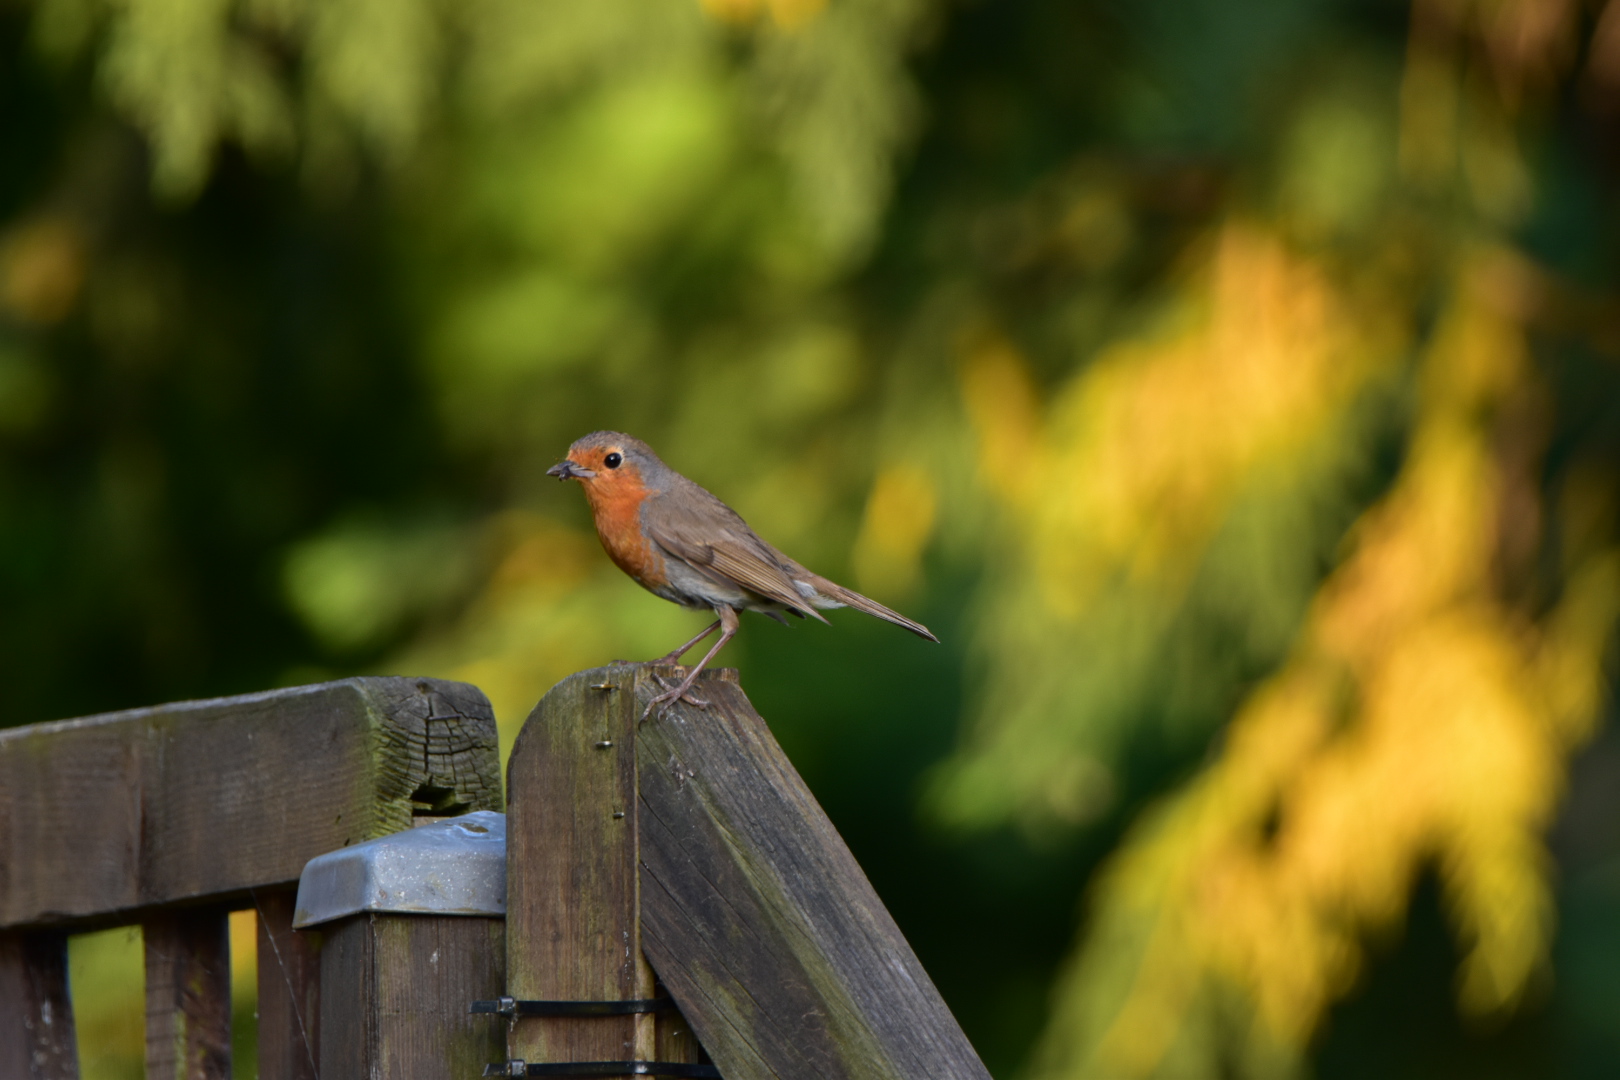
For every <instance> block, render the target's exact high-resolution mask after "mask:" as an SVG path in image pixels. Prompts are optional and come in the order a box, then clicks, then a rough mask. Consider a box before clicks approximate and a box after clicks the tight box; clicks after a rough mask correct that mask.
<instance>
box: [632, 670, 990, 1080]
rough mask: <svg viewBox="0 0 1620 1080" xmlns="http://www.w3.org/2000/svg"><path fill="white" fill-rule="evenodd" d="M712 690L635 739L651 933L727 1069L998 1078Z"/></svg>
mask: <svg viewBox="0 0 1620 1080" xmlns="http://www.w3.org/2000/svg"><path fill="white" fill-rule="evenodd" d="M621 677H622V676H621ZM638 692H639V693H642V694H644V695H645V698H644V699H643V700H645V699H650V697H651V695H652V691H651V690H650V689H646V688H645V686H644V684H642V688H641V689H639V690H638ZM702 696H703V697H704V698H706V699H707V700H708V701H709V702H710V703H711V707H710V708H709V709H706V710H698V709H695V708H692V707H690V706H687V705H685V704H682V705H680V706H678V707H676V708H672V709H669V710H667V711H666V712H665V713H664V715H663V716H661V717H658V718H655V719H651V720H649V721H648V722H647V723H646V724H644V725H642V727H641V728H640V730H639V732H638V735H637V740H636V754H637V758H638V760H639V762H640V769H639V777H638V779H639V787H638V791H639V801H640V806H641V817H640V856H641V867H642V872H641V879H642V897H641V920H642V922H641V929H642V944H643V947H644V948H645V950H646V953H647V956H648V958H649V959H650V960H651V961H652V965H653V967H654V968H655V969H656V970H657V972H658V975H659V977H660V978H661V979H662V980H663V982H664V983H665V984H666V985H667V986H668V987H669V990H670V993H671V994H672V995H673V996H674V998H675V1000H676V1001H677V1002H678V1003H679V1004H680V1007H681V1011H682V1013H683V1014H684V1015H685V1016H686V1018H687V1019H688V1020H690V1021H691V1022H692V1026H693V1028H694V1030H695V1031H696V1032H697V1035H698V1038H699V1039H700V1040H701V1042H702V1044H703V1046H704V1048H705V1049H706V1050H707V1051H708V1053H709V1054H710V1056H712V1057H713V1059H714V1061H715V1063H716V1064H717V1065H718V1066H719V1068H720V1071H721V1072H722V1073H723V1074H724V1076H725V1077H726V1080H767V1078H780V1080H789V1078H792V1080H801V1078H802V1080H812V1078H814V1080H843V1078H848V1080H880V1078H881V1080H913V1078H916V1077H924V1076H926V1077H930V1078H940V1080H958V1078H959V1080H988V1077H989V1073H988V1072H986V1071H985V1068H984V1065H983V1064H982V1063H981V1062H980V1061H979V1058H978V1055H977V1054H976V1053H975V1052H974V1050H973V1047H972V1045H971V1044H970V1043H969V1042H968V1040H967V1037H966V1036H965V1035H964V1034H963V1033H962V1030H961V1028H960V1027H959V1026H958V1025H957V1023H956V1020H955V1018H954V1017H952V1016H951V1013H950V1010H949V1009H948V1008H947V1007H946V1005H945V1003H944V1001H943V1000H942V999H941V998H940V996H939V993H938V991H936V990H935V988H934V985H933V983H932V982H931V981H930V980H929V978H928V974H927V972H925V971H924V970H923V968H922V965H921V964H920V963H919V962H918V960H917V958H916V956H915V954H913V952H912V951H911V948H910V946H909V945H907V943H906V940H905V938H904V937H903V936H902V935H901V933H900V930H899V928H898V927H897V926H896V925H895V924H894V920H893V919H892V918H891V917H890V916H889V913H888V911H887V910H886V909H885V908H884V907H883V904H882V902H881V901H880V900H879V899H878V897H877V894H876V892H874V891H873V889H872V886H871V884H870V883H869V882H868V881H867V879H866V875H865V874H864V873H862V872H861V868H860V866H859V865H857V863H856V862H855V858H854V856H853V855H851V854H850V851H849V849H848V847H846V846H845V844H844V842H843V840H842V839H841V838H840V837H839V836H838V833H837V832H836V830H834V828H833V826H832V823H831V822H830V821H829V820H828V819H827V816H826V814H825V813H823V812H822V810H821V807H820V806H819V805H818V804H817V803H816V801H815V799H814V797H813V796H812V795H811V794H810V791H809V789H808V788H807V787H806V786H805V784H804V781H803V780H802V779H800V777H799V774H798V773H797V772H796V771H795V770H794V768H793V766H792V764H791V763H790V762H789V761H788V760H787V757H786V756H785V755H784V754H783V753H782V750H781V747H780V746H778V745H777V743H776V740H775V739H774V738H773V737H772V736H771V733H770V730H769V729H768V728H767V727H766V725H765V722H764V721H763V720H762V719H761V718H760V716H759V714H758V713H756V712H755V711H754V710H753V707H752V706H751V705H750V704H749V702H748V699H747V698H746V697H745V696H744V695H743V693H742V691H741V689H740V688H738V687H736V686H733V685H726V684H723V683H720V682H715V683H704V684H703V693H702Z"/></svg>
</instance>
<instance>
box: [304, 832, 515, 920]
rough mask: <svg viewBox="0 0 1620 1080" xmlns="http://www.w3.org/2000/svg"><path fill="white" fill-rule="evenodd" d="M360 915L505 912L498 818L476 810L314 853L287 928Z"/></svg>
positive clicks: (503, 861)
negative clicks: (370, 913) (291, 920)
mask: <svg viewBox="0 0 1620 1080" xmlns="http://www.w3.org/2000/svg"><path fill="white" fill-rule="evenodd" d="M361 911H388V912H411V913H415V914H419V915H485V916H489V915H505V914H506V815H505V814H497V813H495V812H494V811H491V810H478V811H475V812H473V813H471V814H463V815H462V816H460V817H457V818H450V819H448V820H445V821H436V822H434V823H433V824H431V825H423V826H421V827H420V828H415V829H406V830H404V831H402V832H397V833H394V834H393V835H391V836H384V837H380V838H378V839H376V840H368V841H366V842H365V843H363V844H355V845H354V846H353V847H346V848H342V849H341V850H338V851H332V852H328V853H327V854H325V855H318V856H316V857H315V858H313V859H311V860H309V862H308V863H306V864H305V866H304V872H303V874H302V875H301V876H300V877H299V879H298V899H297V901H296V903H295V904H294V906H293V926H294V927H295V928H296V929H300V930H302V929H306V928H308V927H311V926H319V925H320V924H321V923H324V922H330V921H331V920H333V919H341V918H343V917H344V916H347V915H353V914H355V913H357V912H361Z"/></svg>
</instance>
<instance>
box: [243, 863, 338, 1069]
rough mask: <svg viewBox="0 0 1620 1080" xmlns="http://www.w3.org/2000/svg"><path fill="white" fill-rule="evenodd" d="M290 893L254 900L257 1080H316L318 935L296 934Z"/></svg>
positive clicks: (265, 893)
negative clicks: (257, 1042) (256, 938)
mask: <svg viewBox="0 0 1620 1080" xmlns="http://www.w3.org/2000/svg"><path fill="white" fill-rule="evenodd" d="M296 897H297V893H296V892H295V891H294V890H291V889H276V890H266V891H263V892H258V893H255V894H254V898H253V900H254V908H255V910H256V911H257V913H258V922H259V940H258V969H259V1080H318V1078H319V1063H320V1060H321V1056H320V1049H321V1043H320V1037H321V1028H320V1020H321V1008H320V1005H321V993H320V991H321V964H320V941H321V934H320V931H318V930H313V931H307V932H304V933H298V932H295V931H294V930H293V928H292V919H293V906H294V905H293V901H294V900H295V899H296Z"/></svg>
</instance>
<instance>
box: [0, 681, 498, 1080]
mask: <svg viewBox="0 0 1620 1080" xmlns="http://www.w3.org/2000/svg"><path fill="white" fill-rule="evenodd" d="M501 804H502V800H501V778H500V762H499V756H498V752H497V737H496V731H495V721H494V715H493V713H492V712H491V711H490V707H489V702H488V701H487V700H486V699H485V698H484V695H483V694H482V693H481V692H480V691H478V690H477V689H476V688H474V687H471V686H466V685H464V684H460V683H451V682H443V681H440V680H434V679H401V678H365V679H347V680H344V681H342V682H335V683H326V684H323V685H319V686H306V687H298V688H294V689H290V690H278V691H272V692H269V693H264V694H251V695H247V696H244V697H236V698H223V699H219V700H214V701H198V702H183V703H179V704H175V705H165V706H160V707H158V708H152V709H139V710H134V711H131V712H124V713H113V714H109V715H106V716H93V717H88V718H85V719H82V720H67V721H62V722H59V723H51V724H36V725H33V726H31V727H24V728H14V729H10V730H5V731H0V1080H13V1078H15V1080H25V1078H26V1080H36V1078H37V1080H64V1078H71V1077H75V1076H77V1074H78V1068H77V1055H76V1051H75V1048H74V1037H73V1013H72V1003H71V1001H70V1000H69V995H68V993H67V976H66V947H65V946H66V936H65V935H66V934H67V933H69V932H77V931H82V930H90V929H97V928H100V927H105V926H116V925H121V924H130V923H140V924H141V925H142V927H143V931H144V939H145V952H146V1016H147V1019H146V1075H147V1077H148V1080H157V1078H169V1077H175V1078H185V1080H193V1078H196V1080H202V1078H215V1077H228V1076H229V1075H230V979H229V956H228V945H227V941H226V935H225V926H226V920H227V916H228V914H229V912H230V911H231V910H232V909H233V908H245V907H256V908H257V909H258V912H259V924H260V930H259V949H258V952H259V957H258V961H259V964H258V968H259V981H260V986H259V990H260V993H259V1046H260V1055H259V1075H260V1076H261V1077H262V1078H263V1080H282V1078H293V1077H299V1078H302V1077H313V1076H314V1075H315V1074H316V1071H317V1069H318V1067H319V1057H318V1056H317V1055H316V1049H317V1047H318V1043H319V1038H320V1033H319V1029H320V1026H321V1018H322V1011H321V1009H320V1008H319V1007H318V1005H317V1002H318V1000H319V998H320V982H321V981H323V980H324V981H326V982H327V983H328V984H329V985H330V984H331V983H332V979H333V978H337V977H338V976H339V975H341V974H342V972H340V971H339V970H338V968H339V966H338V965H335V964H328V965H325V968H326V970H324V971H323V970H321V968H322V965H319V964H317V963H316V961H315V957H314V949H315V947H316V942H315V941H314V940H313V939H312V938H311V937H310V936H309V935H300V934H294V933H293V932H292V915H293V910H292V908H293V893H292V890H293V889H295V888H296V886H297V883H298V876H299V874H300V872H301V871H302V870H303V867H304V864H305V863H306V862H308V861H309V860H310V859H312V858H314V857H315V856H317V855H322V854H325V853H326V852H329V851H332V850H334V849H337V848H341V847H344V846H345V845H348V844H351V843H355V842H358V841H362V840H368V839H371V838H374V837H377V836H381V835H384V834H387V833H391V832H395V831H397V830H399V829H402V828H406V827H409V826H410V825H411V824H412V822H413V820H416V819H419V818H420V817H423V816H438V815H450V814H456V813H460V812H462V811H465V810H500V809H501V808H502V805H501ZM357 962H358V961H357ZM350 975H351V976H352V977H351V978H350V979H349V981H351V982H355V981H357V980H359V978H360V975H361V973H360V972H358V971H356V972H352V973H350ZM332 996H334V995H328V997H329V998H330V997H332ZM342 997H343V999H344V1001H345V1003H346V1006H347V1007H348V1008H350V1009H352V1008H353V1007H357V1006H358V1005H359V1004H360V999H358V998H356V997H354V996H353V995H351V994H349V993H348V991H347V990H345V991H343V994H342ZM326 1011H327V1012H328V1013H330V1012H331V1010H330V1009H328V1010H326ZM321 1071H322V1072H323V1073H325V1074H326V1075H327V1076H328V1078H329V1080H335V1077H333V1076H332V1074H331V1073H329V1072H326V1071H325V1070H321Z"/></svg>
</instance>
